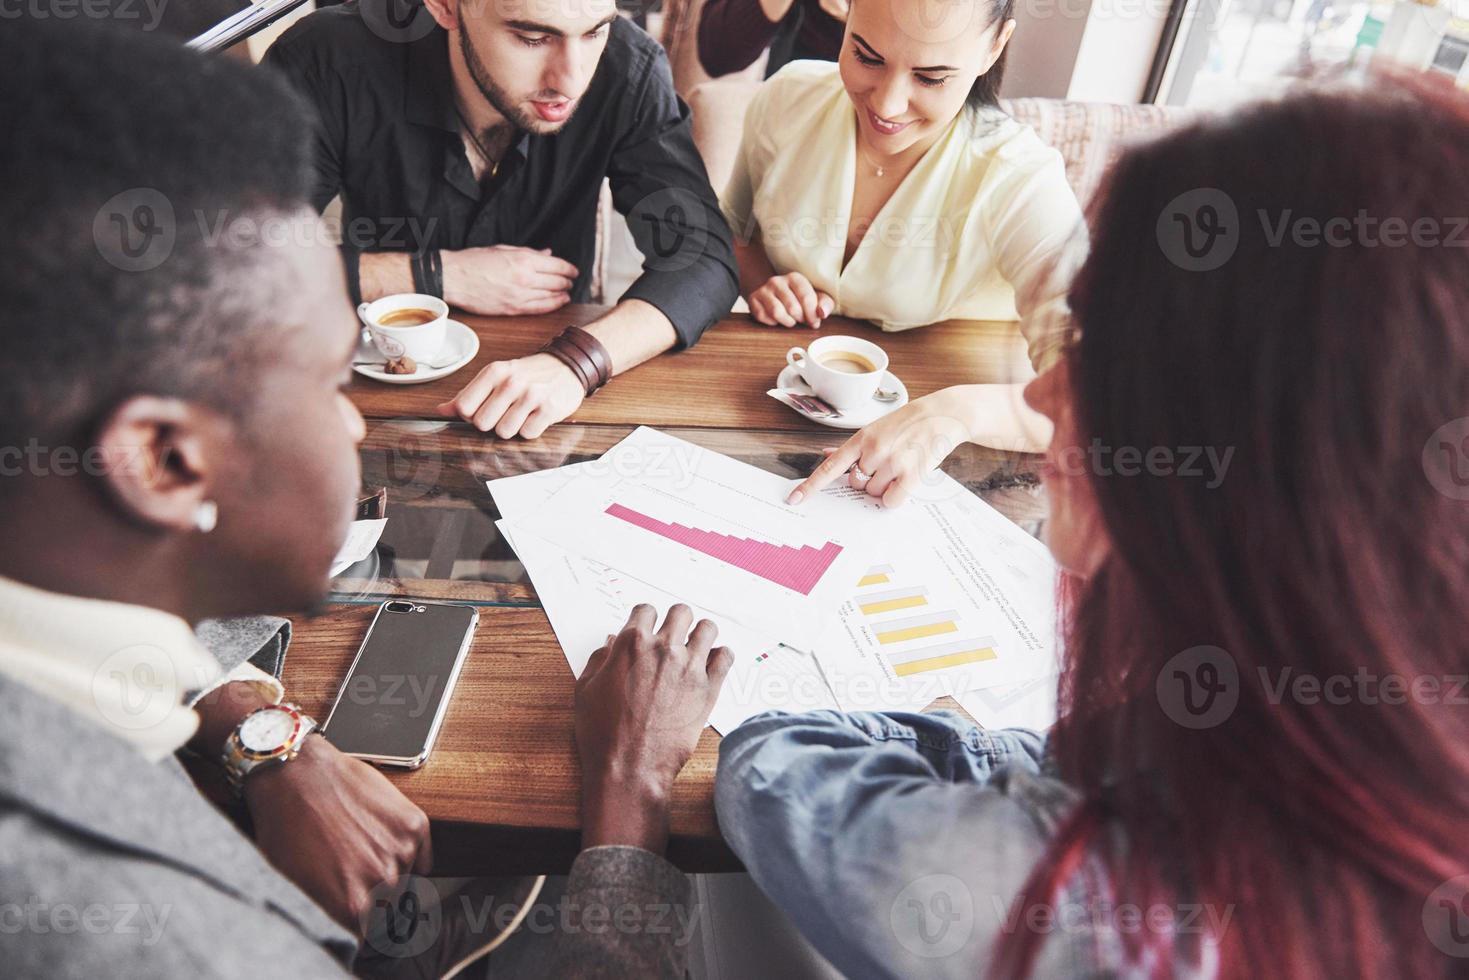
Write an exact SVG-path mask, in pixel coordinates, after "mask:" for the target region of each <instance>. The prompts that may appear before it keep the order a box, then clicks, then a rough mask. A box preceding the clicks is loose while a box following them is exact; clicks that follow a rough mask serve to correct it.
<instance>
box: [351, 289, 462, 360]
mask: <svg viewBox="0 0 1469 980" xmlns="http://www.w3.org/2000/svg"><path fill="white" fill-rule="evenodd" d="M400 310H427V311H428V312H429V313H432V314H434V319H432V320H429V321H428V322H427V323H415V324H405V325H401V326H393V325H391V324H385V323H383V322H382V321H383V320H384V319H385V318H387V319H391V316H392V314H394V313H396V312H398V311H400ZM357 315H358V316H359V317H361V318H362V322H363V323H365V324H367V332H368V333H369V334H371V335H372V343H373V346H374V347H376V348H377V349H378V351H379V353H381V354H382V355H383V357H386V358H387V359H388V360H390V361H395V360H397V359H398V358H400V357H404V356H407V357H411V358H413V359H414V360H415V361H422V362H428V361H432V360H433V359H434V358H435V357H438V356H439V352H440V351H441V350H443V349H444V335H445V332H446V331H447V329H448V328H447V324H448V322H449V304H448V303H445V302H444V301H443V300H441V299H439V298H438V297H437V296H429V295H427V294H424V293H397V294H395V295H392V296H384V297H383V298H382V299H378V300H373V301H372V302H371V303H363V304H362V305H361V306H359V307H357Z"/></svg>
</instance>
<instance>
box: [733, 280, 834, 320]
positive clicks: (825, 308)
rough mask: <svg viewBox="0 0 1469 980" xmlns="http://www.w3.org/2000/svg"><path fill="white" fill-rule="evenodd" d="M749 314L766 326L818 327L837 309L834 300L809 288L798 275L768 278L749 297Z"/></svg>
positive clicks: (811, 286)
mask: <svg viewBox="0 0 1469 980" xmlns="http://www.w3.org/2000/svg"><path fill="white" fill-rule="evenodd" d="M749 304H750V313H751V314H752V315H753V316H754V317H755V319H756V320H757V321H758V322H760V323H763V324H765V325H766V326H767V327H796V326H800V325H802V324H805V325H806V326H808V327H813V328H815V329H820V328H821V321H823V320H825V319H826V318H827V317H829V316H831V311H832V310H834V309H836V305H837V304H836V300H834V299H832V298H831V297H830V296H828V295H827V294H826V293H823V292H822V291H821V290H819V289H817V288H816V287H815V286H813V285H811V280H810V279H807V278H806V277H805V276H803V275H801V274H800V273H799V272H788V273H786V274H785V275H783V276H771V277H770V278H769V279H767V280H765V283H764V285H762V286H760V288H758V289H756V290H755V291H754V292H752V293H751V294H750V297H749Z"/></svg>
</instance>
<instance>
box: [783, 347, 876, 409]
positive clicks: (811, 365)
mask: <svg viewBox="0 0 1469 980" xmlns="http://www.w3.org/2000/svg"><path fill="white" fill-rule="evenodd" d="M843 355H846V356H843ZM786 363H787V364H789V365H791V366H792V367H794V368H795V369H796V370H797V371H798V372H799V373H800V375H801V379H802V380H803V381H805V382H806V384H807V385H808V386H809V387H810V388H811V390H812V391H814V392H816V394H817V395H818V396H819V397H820V398H821V399H822V400H823V401H825V402H826V403H827V404H829V405H831V406H832V407H833V408H838V409H842V410H846V409H852V408H860V407H861V406H863V405H865V404H866V403H867V402H869V401H871V400H872V396H873V395H874V394H876V392H877V386H878V385H879V384H880V383H881V382H882V375H883V372H884V371H886V370H887V369H888V355H887V352H886V351H884V350H883V349H882V348H881V347H879V346H877V345H876V344H874V343H872V342H871V341H867V340H863V339H862V338H861V337H840V336H830V337H822V338H820V339H819V340H813V341H812V342H811V343H810V344H808V345H807V346H806V347H804V348H801V347H792V348H791V349H790V350H788V351H786Z"/></svg>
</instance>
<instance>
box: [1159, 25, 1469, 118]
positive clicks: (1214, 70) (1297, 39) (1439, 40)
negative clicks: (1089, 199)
mask: <svg viewBox="0 0 1469 980" xmlns="http://www.w3.org/2000/svg"><path fill="white" fill-rule="evenodd" d="M1174 3H1175V4H1176V6H1175V8H1174V12H1173V18H1174V19H1173V23H1174V24H1175V25H1176V30H1169V31H1165V33H1164V44H1165V50H1164V51H1162V52H1160V55H1159V60H1160V66H1159V67H1160V68H1161V71H1158V70H1157V69H1155V78H1156V85H1155V94H1156V100H1157V101H1158V102H1161V103H1165V104H1168V105H1190V106H1208V107H1223V106H1229V105H1234V104H1237V103H1239V102H1243V101H1246V100H1249V99H1254V98H1260V97H1267V96H1270V95H1273V94H1276V93H1278V92H1279V91H1281V90H1282V89H1283V88H1284V87H1285V86H1286V85H1288V84H1289V83H1290V81H1291V79H1292V78H1293V77H1296V76H1299V75H1300V74H1302V73H1304V72H1308V71H1312V70H1318V69H1322V68H1332V67H1340V66H1349V67H1356V66H1365V65H1367V64H1368V63H1369V62H1371V61H1372V60H1374V59H1375V58H1387V59H1391V60H1393V61H1394V62H1397V63H1399V64H1402V65H1405V66H1407V67H1409V68H1413V69H1417V70H1432V71H1439V72H1442V73H1444V74H1448V75H1451V76H1453V77H1455V78H1457V79H1459V81H1460V83H1461V84H1464V85H1466V87H1469V77H1466V76H1469V72H1466V65H1465V62H1466V54H1469V19H1465V18H1469V0H1440V2H1439V3H1438V4H1437V5H1436V6H1435V5H1431V4H1421V3H1416V2H1413V0H1174Z"/></svg>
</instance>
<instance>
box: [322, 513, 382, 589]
mask: <svg viewBox="0 0 1469 980" xmlns="http://www.w3.org/2000/svg"><path fill="white" fill-rule="evenodd" d="M387 524H388V519H387V518H386V517H381V518H376V519H374V520H370V521H353V522H352V526H351V527H349V528H348V529H347V540H346V541H343V542H342V547H341V548H340V549H338V550H337V557H336V558H334V559H333V560H332V571H331V574H332V577H333V578H335V577H336V576H338V575H340V574H342V573H343V572H345V571H346V570H347V569H348V568H350V567H351V566H353V565H355V564H357V562H359V561H361V560H362V559H364V558H366V557H367V556H368V555H370V554H372V549H374V548H376V547H377V543H378V540H379V539H380V538H381V537H382V536H383V528H385V527H387Z"/></svg>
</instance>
